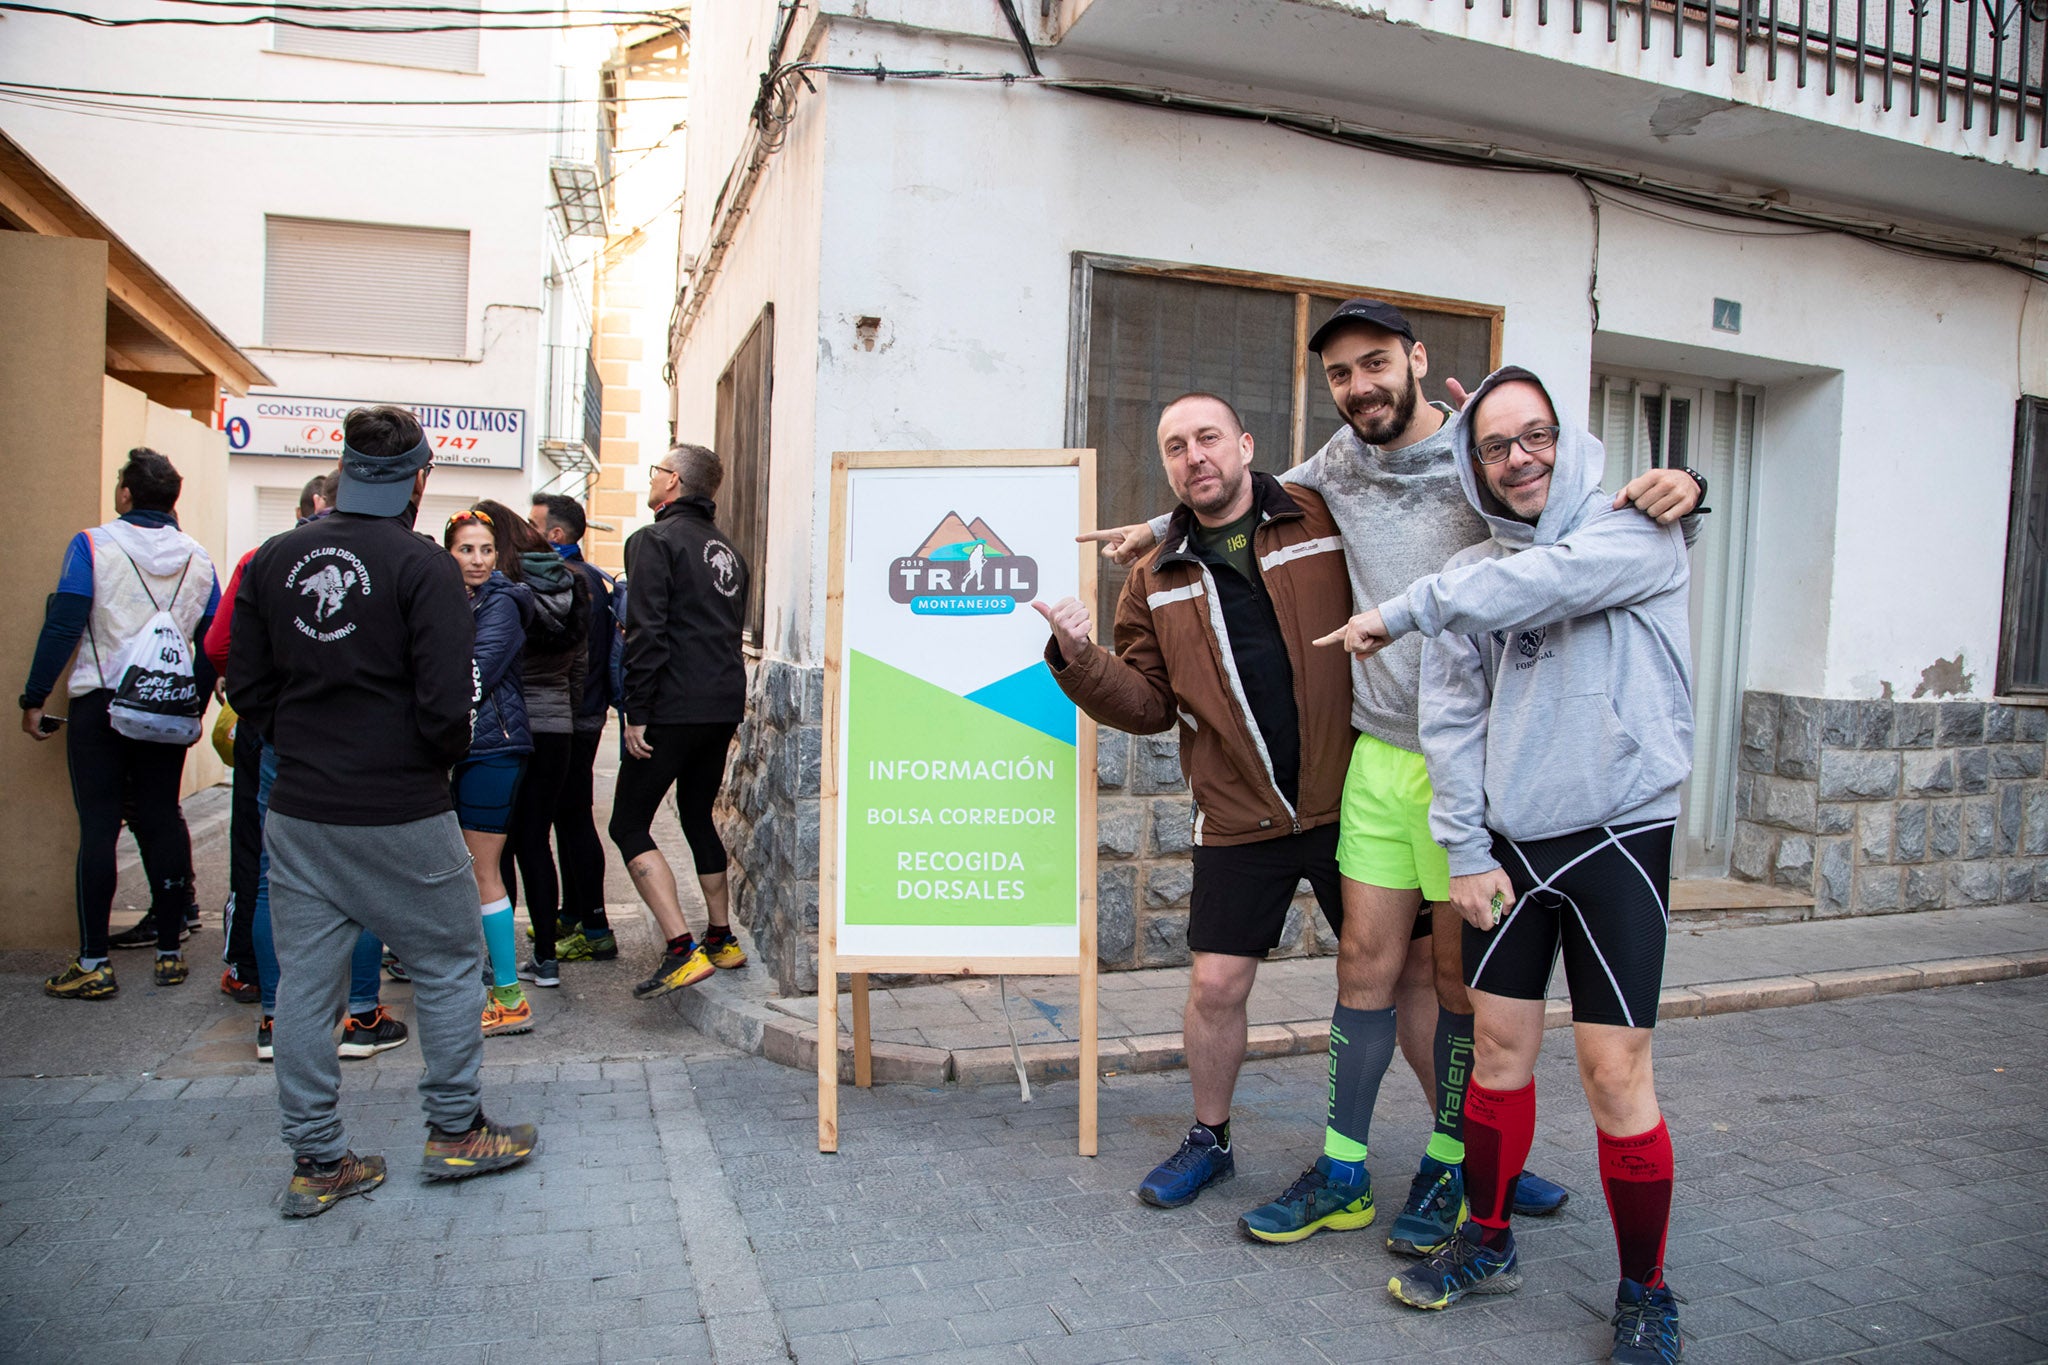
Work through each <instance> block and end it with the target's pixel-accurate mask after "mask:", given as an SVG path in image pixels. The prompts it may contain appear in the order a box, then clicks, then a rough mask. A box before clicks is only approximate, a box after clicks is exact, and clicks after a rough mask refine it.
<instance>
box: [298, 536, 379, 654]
mask: <svg viewBox="0 0 2048 1365" xmlns="http://www.w3.org/2000/svg"><path fill="white" fill-rule="evenodd" d="M284 586H285V588H286V589H287V590H288V591H294V592H296V593H298V595H299V596H300V597H301V598H303V599H305V600H304V602H302V603H300V604H298V605H297V606H296V608H295V609H294V611H293V612H292V625H293V626H294V627H296V628H297V629H298V632H299V634H301V635H303V636H305V637H306V638H307V639H309V640H317V641H319V642H320V643H321V644H323V645H324V644H331V643H333V642H334V641H336V640H342V639H346V638H348V637H349V636H351V635H353V634H355V630H356V623H355V622H353V621H344V622H342V623H341V624H339V625H337V624H334V622H335V619H336V618H337V617H342V616H346V615H347V614H348V607H349V599H350V598H351V597H353V596H355V595H356V594H358V593H360V594H361V595H362V596H364V597H368V596H369V595H370V566H369V565H367V564H365V563H363V561H362V560H360V559H358V558H356V556H354V555H352V554H350V553H349V552H348V551H347V550H343V549H338V548H336V547H335V546H332V545H328V546H323V547H321V548H320V549H318V550H313V551H310V552H308V553H307V554H306V555H304V556H303V557H302V558H301V559H300V560H299V562H298V563H296V564H294V565H292V568H291V572H290V573H288V574H286V575H285V577H284ZM309 611H310V615H311V619H310V620H308V619H307V617H308V614H309Z"/></svg>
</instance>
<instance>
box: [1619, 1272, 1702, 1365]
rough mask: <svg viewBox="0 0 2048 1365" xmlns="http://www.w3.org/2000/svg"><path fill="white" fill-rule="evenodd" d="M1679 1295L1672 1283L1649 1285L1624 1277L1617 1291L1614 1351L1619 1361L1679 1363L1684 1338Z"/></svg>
mask: <svg viewBox="0 0 2048 1365" xmlns="http://www.w3.org/2000/svg"><path fill="white" fill-rule="evenodd" d="M1677 1300H1678V1296H1677V1295H1676V1294H1674V1293H1672V1292H1671V1287H1670V1286H1669V1285H1661V1284H1660V1285H1658V1286H1657V1287H1656V1288H1655V1289H1646V1288H1644V1287H1643V1286H1642V1285H1639V1284H1637V1283H1636V1282H1635V1281H1634V1280H1623V1281H1622V1282H1621V1287H1620V1288H1619V1289H1617V1290H1615V1291H1614V1317H1613V1318H1612V1319H1611V1321H1612V1322H1613V1323H1614V1352H1613V1354H1612V1355H1610V1356H1609V1357H1608V1359H1609V1360H1613V1361H1616V1362H1618V1365H1678V1362H1679V1361H1680V1360H1681V1359H1683V1358H1684V1355H1685V1338H1684V1337H1683V1336H1682V1335H1681V1334H1680V1333H1679V1330H1678V1302H1677Z"/></svg>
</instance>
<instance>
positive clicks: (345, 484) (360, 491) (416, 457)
mask: <svg viewBox="0 0 2048 1365" xmlns="http://www.w3.org/2000/svg"><path fill="white" fill-rule="evenodd" d="M433 460H434V447H433V446H432V445H431V444H429V442H428V441H427V439H426V437H424V436H422V437H421V438H420V443H419V444H418V445H416V446H414V447H413V448H412V449H411V450H408V451H406V452H405V453H403V454H401V455H366V454H364V453H363V452H362V451H360V450H357V449H356V448H355V447H354V446H352V445H349V444H348V443H347V442H346V441H344V442H343V443H342V447H341V487H339V488H337V489H336V490H335V493H334V510H335V511H337V512H353V513H355V514H357V515H358V516H365V517H395V516H397V515H398V514H399V513H401V512H403V511H405V509H406V505H407V504H408V503H410V502H411V501H412V476H413V475H415V474H417V473H419V472H420V471H421V470H422V469H425V468H426V467H427V466H428V465H429V464H432V463H433Z"/></svg>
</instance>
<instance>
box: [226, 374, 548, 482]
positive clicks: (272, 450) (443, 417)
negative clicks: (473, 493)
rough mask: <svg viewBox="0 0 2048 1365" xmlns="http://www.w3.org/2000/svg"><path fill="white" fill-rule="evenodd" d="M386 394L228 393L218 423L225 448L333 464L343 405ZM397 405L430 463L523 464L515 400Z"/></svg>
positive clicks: (522, 423)
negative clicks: (511, 403)
mask: <svg viewBox="0 0 2048 1365" xmlns="http://www.w3.org/2000/svg"><path fill="white" fill-rule="evenodd" d="M388 401H389V400H387V399H377V400H371V399H362V398H307V397H304V396H301V395H297V394H288V393H252V394H249V395H248V396H246V397H242V398H236V397H228V398H225V399H223V400H222V402H221V413H220V416H221V429H222V430H223V431H225V432H226V433H227V437H228V453H229V454H231V455H282V456H285V457H287V458H290V459H301V460H321V461H324V462H325V463H328V464H333V463H335V462H336V461H338V460H340V459H341V421H342V418H344V417H346V416H348V412H349V409H350V408H367V407H374V406H376V405H377V403H379V402H388ZM398 406H400V407H403V408H406V409H409V410H410V411H411V412H412V413H413V414H414V415H415V416H416V417H418V418H419V419H420V425H421V426H422V427H424V428H426V432H427V439H428V440H429V441H431V442H432V443H433V446H434V462H435V463H436V464H444V465H465V466H468V467H470V468H474V469H524V468H526V413H525V412H524V411H523V410H521V409H519V408H479V407H466V406H463V405H460V404H448V403H401V404H399V405H398Z"/></svg>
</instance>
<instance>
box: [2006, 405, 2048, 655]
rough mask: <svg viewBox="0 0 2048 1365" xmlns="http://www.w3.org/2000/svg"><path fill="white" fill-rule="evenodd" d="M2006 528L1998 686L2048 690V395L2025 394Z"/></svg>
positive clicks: (2020, 409) (2014, 449) (2014, 458)
mask: <svg viewBox="0 0 2048 1365" xmlns="http://www.w3.org/2000/svg"><path fill="white" fill-rule="evenodd" d="M2013 442H2014V448H2013V461H2012V506H2011V512H2010V514H2009V516H2008V518H2007V520H2006V530H2005V619H2004V621H2003V622H2002V623H2001V628H2000V630H1999V650H1998V655H1999V657H1998V690H1999V691H2000V692H2006V693H2017V694H2037V695H2038V694H2040V693H2048V398H2022V399H2020V405H2019V421H2018V423H2017V431H2016V432H2015V433H2014V437H2013Z"/></svg>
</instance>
